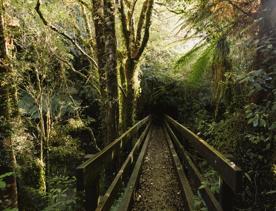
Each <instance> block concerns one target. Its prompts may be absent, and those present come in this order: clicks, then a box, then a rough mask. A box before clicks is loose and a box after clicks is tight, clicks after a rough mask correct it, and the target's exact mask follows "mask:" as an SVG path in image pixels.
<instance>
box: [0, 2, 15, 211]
mask: <svg viewBox="0 0 276 211" xmlns="http://www.w3.org/2000/svg"><path fill="white" fill-rule="evenodd" d="M5 33H6V32H5V22H4V5H3V0H1V1H0V96H1V97H0V175H1V174H4V173H8V172H12V173H13V175H11V176H9V177H6V178H5V182H6V183H7V187H6V189H5V190H0V200H1V201H2V202H1V203H0V210H2V209H4V208H17V185H16V176H15V165H16V161H15V156H14V151H13V142H12V129H13V128H12V124H13V123H12V117H13V114H12V112H13V109H12V106H13V101H14V99H16V97H15V96H12V95H14V94H15V93H16V92H15V91H14V90H13V85H14V83H13V77H12V68H11V65H9V61H8V60H9V58H8V48H7V41H6V34H5Z"/></svg>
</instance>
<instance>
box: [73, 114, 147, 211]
mask: <svg viewBox="0 0 276 211" xmlns="http://www.w3.org/2000/svg"><path fill="white" fill-rule="evenodd" d="M150 127H151V117H150V116H148V117H146V118H144V119H143V120H141V121H139V122H138V123H137V124H135V125H134V126H133V127H131V128H130V129H129V130H128V131H126V132H125V133H124V134H123V135H122V136H120V137H119V138H118V139H116V140H114V142H112V143H111V144H109V145H108V146H106V147H105V148H104V149H103V150H102V151H101V152H99V153H97V154H95V155H93V157H91V158H90V159H89V160H87V161H85V162H84V163H83V164H81V165H80V166H79V167H78V168H77V172H78V176H77V191H78V193H83V194H84V203H85V205H84V206H85V209H86V210H87V211H90V210H97V211H100V210H109V209H110V207H111V206H112V204H113V202H114V200H115V199H116V195H117V193H118V192H119V191H120V188H121V187H122V184H123V182H124V180H125V178H126V177H128V176H129V174H130V173H131V172H132V171H135V169H134V170H133V168H134V166H135V165H136V163H138V161H139V159H140V162H141V158H140V157H141V156H140V155H141V154H145V149H146V146H147V143H148V139H149V134H150ZM142 129H144V130H143V132H142V134H141V135H140V137H139V138H138V139H135V138H133V136H134V135H138V133H139V132H140V131H141V130H142ZM131 139H132V140H131ZM129 145H130V146H131V149H130V152H128V154H127V156H126V159H125V161H123V162H120V159H121V155H122V154H124V153H125V152H124V149H126V147H127V146H129ZM138 156H139V157H138ZM118 158H120V159H118ZM137 159H138V161H137V162H136V160H137ZM118 160H119V166H120V167H119V168H115V171H116V172H115V177H114V178H113V180H112V182H111V185H110V186H109V187H108V188H107V190H105V193H104V194H103V196H100V192H102V191H100V177H103V175H104V174H103V172H104V170H107V169H108V168H110V166H112V165H113V166H118ZM120 163H121V165H120Z"/></svg>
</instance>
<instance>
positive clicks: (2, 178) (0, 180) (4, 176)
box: [0, 172, 14, 190]
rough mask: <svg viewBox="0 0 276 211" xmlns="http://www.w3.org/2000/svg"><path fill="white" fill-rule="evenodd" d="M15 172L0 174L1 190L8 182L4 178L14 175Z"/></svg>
mask: <svg viewBox="0 0 276 211" xmlns="http://www.w3.org/2000/svg"><path fill="white" fill-rule="evenodd" d="M13 174H14V173H13V172H8V173H5V174H2V175H0V190H3V189H5V188H6V182H5V181H4V179H5V178H6V177H9V176H12V175H13Z"/></svg>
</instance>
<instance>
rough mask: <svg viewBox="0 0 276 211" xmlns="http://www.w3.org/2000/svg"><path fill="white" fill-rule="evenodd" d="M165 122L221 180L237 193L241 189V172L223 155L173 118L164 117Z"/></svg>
mask: <svg viewBox="0 0 276 211" xmlns="http://www.w3.org/2000/svg"><path fill="white" fill-rule="evenodd" d="M166 120H167V121H168V122H169V123H170V124H171V125H172V126H173V127H174V128H175V129H176V130H177V131H178V132H179V133H180V134H181V135H182V136H183V137H184V138H185V140H186V141H188V142H189V143H190V144H192V145H193V146H194V147H195V149H196V150H197V151H199V152H200V154H201V155H202V157H204V158H205V159H206V160H207V161H208V162H209V164H210V165H211V166H213V168H214V169H215V170H216V171H217V172H218V173H219V174H220V176H221V177H222V178H223V180H224V181H225V182H226V183H227V184H228V185H229V186H230V187H231V189H232V190H233V191H234V192H235V193H237V192H240V191H241V189H242V171H241V169H240V168H239V167H238V166H237V165H236V164H235V163H234V162H231V161H230V160H228V159H227V158H226V157H225V156H224V155H222V154H221V153H220V152H219V151H217V150H216V149H215V148H214V147H212V146H211V145H209V144H208V143H207V142H206V141H204V140H203V139H201V138H200V137H198V136H197V135H196V134H194V133H193V132H192V131H190V130H189V129H188V128H186V127H184V126H183V125H181V124H180V123H178V122H177V121H175V120H174V119H173V118H171V117H169V116H167V115H166Z"/></svg>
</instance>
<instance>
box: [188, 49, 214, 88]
mask: <svg viewBox="0 0 276 211" xmlns="http://www.w3.org/2000/svg"><path fill="white" fill-rule="evenodd" d="M214 52H215V45H214V44H211V45H210V46H209V47H208V48H206V49H205V50H204V52H203V53H202V54H201V55H200V57H199V58H198V59H197V60H196V62H195V63H194V64H193V65H192V68H191V72H190V73H189V77H188V81H190V82H191V83H198V82H199V81H200V80H201V79H202V76H203V74H204V73H205V72H206V71H207V70H209V69H210V68H211V64H212V60H213V57H214Z"/></svg>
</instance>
